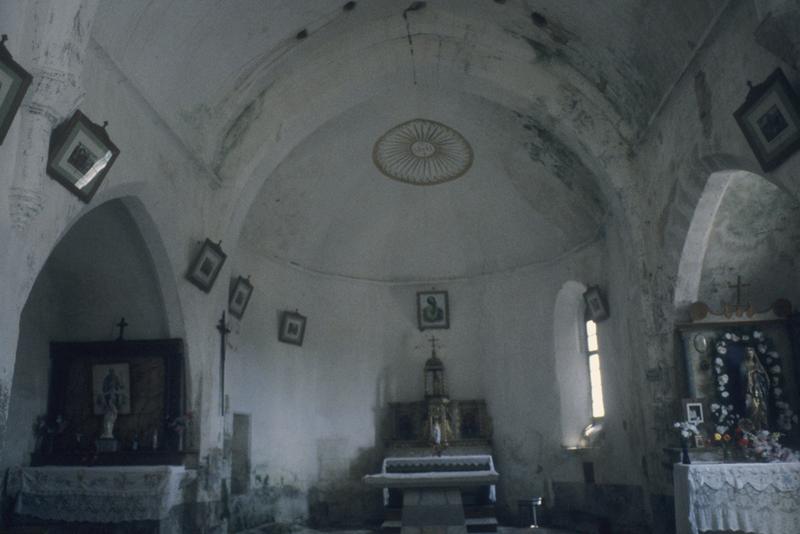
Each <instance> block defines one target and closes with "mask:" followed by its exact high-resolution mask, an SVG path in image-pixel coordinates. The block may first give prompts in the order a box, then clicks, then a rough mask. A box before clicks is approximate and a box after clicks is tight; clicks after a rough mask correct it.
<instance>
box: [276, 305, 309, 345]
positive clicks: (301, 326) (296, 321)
mask: <svg viewBox="0 0 800 534" xmlns="http://www.w3.org/2000/svg"><path fill="white" fill-rule="evenodd" d="M305 334H306V318H305V316H303V315H300V314H299V313H297V312H290V311H286V312H283V315H282V316H281V327H280V330H279V331H278V339H279V340H280V341H283V342H284V343H290V344H292V345H302V344H303V338H304V337H305Z"/></svg>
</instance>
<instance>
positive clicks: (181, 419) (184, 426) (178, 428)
mask: <svg viewBox="0 0 800 534" xmlns="http://www.w3.org/2000/svg"><path fill="white" fill-rule="evenodd" d="M192 417H193V416H192V412H186V413H185V414H183V415H179V416H178V417H176V418H175V419H172V420H171V421H170V422H169V428H170V429H172V431H173V432H175V435H176V436H177V438H178V442H177V449H178V450H179V451H182V450H183V437H184V434H185V433H186V431H187V430H188V429H189V427H190V426H191V424H192Z"/></svg>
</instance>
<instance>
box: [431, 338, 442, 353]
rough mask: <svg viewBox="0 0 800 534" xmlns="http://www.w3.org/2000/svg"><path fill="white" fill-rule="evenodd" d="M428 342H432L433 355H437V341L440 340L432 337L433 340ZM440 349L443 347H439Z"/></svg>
mask: <svg viewBox="0 0 800 534" xmlns="http://www.w3.org/2000/svg"><path fill="white" fill-rule="evenodd" d="M428 341H430V342H431V352H432V353H433V354H436V347H437V344H436V342H437V341H439V340H438V339H436V336H431V338H430V339H429V340H428ZM438 347H439V348H441V347H442V346H441V345H438Z"/></svg>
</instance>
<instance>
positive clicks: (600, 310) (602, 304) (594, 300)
mask: <svg viewBox="0 0 800 534" xmlns="http://www.w3.org/2000/svg"><path fill="white" fill-rule="evenodd" d="M583 300H584V302H586V315H587V317H588V318H589V319H591V320H592V321H595V322H598V321H603V320H605V319H608V304H606V300H605V299H604V298H603V294H602V293H601V292H600V288H599V287H597V286H591V287H590V288H589V289H587V290H586V292H585V293H584V294H583Z"/></svg>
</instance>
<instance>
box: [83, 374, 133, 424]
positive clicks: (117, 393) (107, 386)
mask: <svg viewBox="0 0 800 534" xmlns="http://www.w3.org/2000/svg"><path fill="white" fill-rule="evenodd" d="M92 401H93V402H92V405H93V408H94V414H95V415H103V414H104V413H106V410H107V409H108V407H109V406H112V405H113V406H114V408H116V410H117V413H118V414H120V415H126V414H129V413H131V378H130V365H129V364H128V363H98V364H94V365H92Z"/></svg>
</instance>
